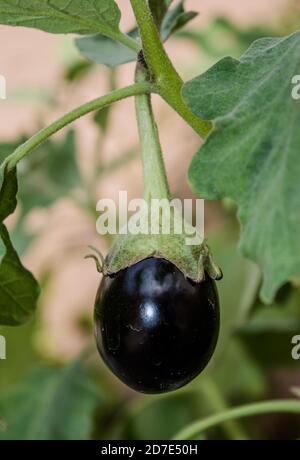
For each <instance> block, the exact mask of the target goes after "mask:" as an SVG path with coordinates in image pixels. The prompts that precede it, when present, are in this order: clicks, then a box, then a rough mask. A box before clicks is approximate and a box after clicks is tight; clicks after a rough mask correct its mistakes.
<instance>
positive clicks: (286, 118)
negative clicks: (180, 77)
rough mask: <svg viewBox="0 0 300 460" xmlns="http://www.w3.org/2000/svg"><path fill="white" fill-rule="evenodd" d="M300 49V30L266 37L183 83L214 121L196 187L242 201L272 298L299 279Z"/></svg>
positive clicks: (251, 245)
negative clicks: (298, 79)
mask: <svg viewBox="0 0 300 460" xmlns="http://www.w3.org/2000/svg"><path fill="white" fill-rule="evenodd" d="M299 56H300V32H296V33H294V34H292V35H291V36H289V37H287V38H280V39H276V38H266V39H261V40H258V41H256V42H255V43H254V44H253V45H252V46H251V47H250V48H249V49H248V51H247V52H246V53H245V54H244V55H243V56H242V58H241V60H240V61H237V60H234V59H231V58H225V59H223V60H221V61H220V62H218V63H217V64H216V65H215V66H213V67H212V68H211V69H210V70H208V71H207V72H206V73H205V74H203V75H201V76H200V77H198V78H196V79H194V80H192V81H190V82H188V83H187V84H186V85H185V87H184V90H183V97H184V98H185V100H186V102H187V104H188V105H189V106H190V107H191V109H192V110H193V112H194V113H195V114H197V115H199V116H201V117H204V118H206V119H212V120H214V129H213V131H212V132H211V134H210V136H209V137H208V139H207V140H206V142H205V144H204V145H203V147H202V148H201V149H200V151H199V152H198V153H197V155H196V156H195V157H194V159H193V161H192V164H191V167H190V171H189V179H190V183H191V186H192V188H193V189H194V190H195V191H196V192H197V193H198V194H199V195H201V196H202V197H203V198H207V199H210V200H214V199H220V198H223V197H229V198H231V199H233V200H234V201H235V202H236V203H237V205H238V208H239V218H240V221H241V225H242V238H241V250H242V252H243V253H244V254H245V255H246V256H247V257H249V258H250V259H253V260H255V261H256V262H257V263H258V264H259V265H260V267H261V268H262V270H263V274H264V280H263V286H262V290H261V298H262V299H263V300H264V301H266V302H270V301H272V299H273V298H274V296H275V293H276V291H277V289H278V288H279V287H280V286H282V285H283V284H284V283H285V282H286V280H289V279H291V278H293V277H294V278H297V279H299V278H300V277H299V274H300V240H299V238H298V235H299V233H300V214H299V212H298V210H299V206H300V199H299V197H300V181H299V177H300V157H299V146H300V130H299V124H300V110H299V109H300V101H299V100H294V99H293V98H292V96H291V91H292V83H291V81H292V77H293V76H294V75H297V74H299V73H300V58H299Z"/></svg>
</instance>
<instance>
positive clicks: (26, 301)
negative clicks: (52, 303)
mask: <svg viewBox="0 0 300 460" xmlns="http://www.w3.org/2000/svg"><path fill="white" fill-rule="evenodd" d="M9 153H10V149H9V148H8V146H7V145H6V146H5V148H3V149H0V154H1V160H3V159H4V158H5V157H6V156H7V155H8V154H9ZM0 179H1V181H2V184H1V190H0V324H5V325H9V326H16V325H19V324H23V323H24V322H26V321H27V320H28V319H29V318H30V317H31V315H32V314H33V312H34V310H35V308H36V302H37V298H38V295H39V286H38V283H37V282H36V280H35V278H34V277H33V275H32V274H31V273H30V272H29V271H28V270H27V269H26V268H25V267H24V266H23V265H22V263H21V261H20V259H19V256H18V254H17V253H16V251H15V249H14V247H13V245H12V243H11V241H10V237H9V234H8V231H7V229H6V227H5V225H4V224H3V221H4V220H5V219H6V217H8V216H9V215H10V214H12V213H13V212H14V210H15V208H16V205H17V200H16V194H17V191H18V184H17V177H16V170H15V169H14V170H12V171H10V172H7V171H4V174H2V173H1V178H0Z"/></svg>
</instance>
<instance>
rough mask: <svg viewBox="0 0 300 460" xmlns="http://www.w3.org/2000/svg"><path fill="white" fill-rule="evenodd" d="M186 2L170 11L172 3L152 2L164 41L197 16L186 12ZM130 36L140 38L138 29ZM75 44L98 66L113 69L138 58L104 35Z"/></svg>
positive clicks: (180, 3) (181, 2)
mask: <svg viewBox="0 0 300 460" xmlns="http://www.w3.org/2000/svg"><path fill="white" fill-rule="evenodd" d="M184 1H185V0H180V2H178V3H177V5H176V6H175V7H174V8H172V9H170V10H168V7H169V5H170V4H171V2H170V1H165V2H162V1H160V2H159V3H157V2H152V7H153V8H154V11H156V12H155V14H154V16H155V18H156V22H157V24H159V28H160V33H161V37H162V40H163V41H166V40H167V39H168V38H169V37H170V36H171V35H172V34H173V33H175V32H177V31H178V30H179V29H181V28H182V27H184V26H185V25H186V24H187V23H188V22H189V21H190V20H191V19H193V18H194V17H195V16H197V13H196V12H194V11H188V12H186V11H185V10H184ZM128 36H129V37H130V38H133V39H137V38H138V36H139V33H138V29H137V28H134V29H133V30H131V31H130V32H129V33H128ZM75 44H76V46H77V48H78V50H79V51H80V52H81V54H83V55H84V56H85V57H86V58H87V59H89V60H91V61H93V62H95V63H96V64H104V65H106V66H107V67H110V68H113V67H116V66H118V65H122V64H126V63H128V62H133V61H135V60H136V58H137V53H135V52H134V51H132V50H131V49H129V48H127V47H126V46H124V45H123V44H122V43H119V42H116V41H115V40H113V39H111V38H108V37H105V36H104V35H103V34H96V35H91V36H88V37H82V38H77V39H76V40H75Z"/></svg>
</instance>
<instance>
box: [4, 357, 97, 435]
mask: <svg viewBox="0 0 300 460" xmlns="http://www.w3.org/2000/svg"><path fill="white" fill-rule="evenodd" d="M101 401H102V398H101V396H100V394H99V390H98V388H97V387H96V386H95V384H94V382H93V381H92V380H91V379H90V376H89V374H88V372H87V370H86V368H85V366H84V364H83V363H82V362H81V361H80V360H77V361H75V362H73V363H71V364H69V365H67V366H65V367H54V366H49V367H40V368H38V369H36V370H35V371H34V372H33V373H32V374H31V375H30V376H29V378H27V380H25V381H23V383H22V384H20V385H19V386H18V387H16V388H15V389H12V390H9V391H7V392H5V393H2V394H1V396H0V414H1V417H2V418H3V420H4V422H5V426H6V429H5V430H4V431H3V430H2V431H1V430H0V439H2V440H3V439H5V440H81V439H88V438H89V435H90V434H91V431H92V415H93V411H94V410H95V408H96V407H97V405H98V404H99V403H101ZM3 425H4V424H3Z"/></svg>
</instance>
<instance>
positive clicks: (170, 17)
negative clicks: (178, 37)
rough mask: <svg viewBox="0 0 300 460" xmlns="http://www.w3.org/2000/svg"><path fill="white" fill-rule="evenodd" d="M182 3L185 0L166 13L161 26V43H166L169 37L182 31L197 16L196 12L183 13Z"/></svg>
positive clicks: (182, 0)
mask: <svg viewBox="0 0 300 460" xmlns="http://www.w3.org/2000/svg"><path fill="white" fill-rule="evenodd" d="M184 2H185V0H180V2H178V3H177V5H176V6H175V7H174V8H172V9H170V10H169V11H168V12H167V13H166V15H165V17H164V19H163V21H162V25H161V36H162V39H163V41H166V40H167V39H168V38H169V37H170V35H172V34H174V33H175V32H177V31H178V30H180V29H182V27H184V26H185V25H186V24H187V23H188V22H190V21H191V20H192V19H194V18H195V17H196V16H198V13H197V12H196V11H185V10H184Z"/></svg>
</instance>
